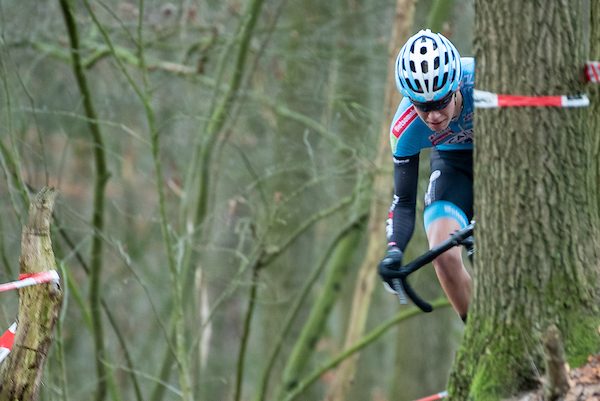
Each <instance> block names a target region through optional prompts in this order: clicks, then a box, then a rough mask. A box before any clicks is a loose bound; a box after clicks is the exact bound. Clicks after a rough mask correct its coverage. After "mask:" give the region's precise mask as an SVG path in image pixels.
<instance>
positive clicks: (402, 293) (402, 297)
mask: <svg viewBox="0 0 600 401" xmlns="http://www.w3.org/2000/svg"><path fill="white" fill-rule="evenodd" d="M406 277H407V276H401V277H399V278H394V279H392V284H393V285H394V290H396V292H397V293H398V300H399V301H400V304H401V305H405V304H407V303H408V301H407V300H406V297H407V296H408V298H410V300H411V301H413V302H414V304H415V305H417V306H418V307H419V309H421V310H422V311H423V312H431V311H432V310H433V307H432V306H431V304H429V303H427V302H425V301H424V300H423V299H422V298H421V297H419V296H418V295H417V293H416V292H415V291H414V290H413V289H412V287H411V286H410V284H408V281H407V280H406Z"/></svg>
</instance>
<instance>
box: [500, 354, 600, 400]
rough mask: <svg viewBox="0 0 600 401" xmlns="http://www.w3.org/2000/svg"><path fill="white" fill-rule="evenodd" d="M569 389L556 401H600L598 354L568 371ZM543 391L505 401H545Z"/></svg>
mask: <svg viewBox="0 0 600 401" xmlns="http://www.w3.org/2000/svg"><path fill="white" fill-rule="evenodd" d="M567 375H568V382H569V386H570V389H569V391H568V392H567V394H566V395H565V396H564V398H559V400H557V401H560V400H562V401H600V353H599V354H596V355H590V356H589V357H588V363H587V364H585V365H584V366H582V367H580V368H577V369H572V370H571V369H568V368H567ZM545 400H547V398H545V397H544V391H543V390H539V391H536V392H533V393H527V394H522V395H520V396H518V397H513V398H510V399H508V400H505V401H545Z"/></svg>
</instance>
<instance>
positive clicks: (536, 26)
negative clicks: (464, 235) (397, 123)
mask: <svg viewBox="0 0 600 401" xmlns="http://www.w3.org/2000/svg"><path fill="white" fill-rule="evenodd" d="M475 14H476V18H475V29H474V32H475V37H474V45H475V59H476V74H475V75H476V77H477V79H476V85H475V86H476V88H478V89H482V90H486V91H491V92H495V93H500V94H514V95H516V94H518V95H564V94H577V93H582V92H583V91H584V88H583V80H582V74H581V69H582V67H583V65H584V63H585V60H586V55H585V50H584V49H585V44H584V35H583V31H582V10H581V8H580V2H574V3H569V2H565V1H558V0H550V1H532V0H528V1H521V0H510V1H482V0H476V1H475ZM588 113H589V110H588V109H587V108H581V109H564V108H550V107H524V108H506V109H496V110H478V111H476V112H475V132H476V138H477V139H476V145H475V165H474V169H475V171H474V173H475V184H474V192H475V218H476V220H477V226H476V229H475V242H476V244H477V253H476V257H475V266H474V291H473V298H472V301H471V306H470V309H469V324H468V325H467V328H466V332H465V335H464V338H463V346H462V348H461V349H460V351H459V355H458V357H457V361H456V363H455V366H454V371H453V373H452V375H451V380H450V388H449V390H450V395H451V398H452V399H455V400H466V399H474V400H495V399H500V398H502V397H505V396H510V395H513V394H516V393H517V392H519V391H522V390H528V389H532V388H535V387H537V386H538V384H539V376H538V374H539V373H538V372H543V371H544V363H543V350H542V348H541V347H540V346H539V344H540V339H541V335H542V333H543V332H544V331H545V330H546V329H547V328H548V327H549V326H550V325H551V324H556V326H557V327H558V328H559V330H560V332H561V334H562V337H563V339H564V344H565V354H566V358H567V361H568V362H569V363H570V364H571V366H572V367H575V366H578V365H580V364H582V363H584V362H585V360H586V358H587V356H588V355H589V354H591V353H593V352H595V351H597V350H598V348H599V346H600V338H599V336H598V323H599V322H600V318H599V316H600V314H599V311H598V306H597V305H598V286H599V284H598V271H599V268H598V249H599V248H598V240H597V239H598V207H597V205H598V191H597V185H598V173H597V166H596V160H597V157H598V154H597V153H598V152H597V150H596V148H597V147H596V146H594V145H595V143H596V136H597V134H594V133H592V132H590V130H588V127H587V124H586V122H587V119H588V118H589V117H588Z"/></svg>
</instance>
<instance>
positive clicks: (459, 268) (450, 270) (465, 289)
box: [427, 218, 472, 319]
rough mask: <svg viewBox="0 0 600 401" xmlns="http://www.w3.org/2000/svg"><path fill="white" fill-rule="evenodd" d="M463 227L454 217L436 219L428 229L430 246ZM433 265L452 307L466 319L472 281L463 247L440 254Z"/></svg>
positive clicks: (435, 244) (437, 243)
mask: <svg viewBox="0 0 600 401" xmlns="http://www.w3.org/2000/svg"><path fill="white" fill-rule="evenodd" d="M461 228H463V227H462V226H461V224H459V223H458V221H457V220H455V219H453V218H438V219H436V220H435V221H433V222H432V223H431V224H429V227H428V229H427V239H428V240H429V247H430V248H433V247H435V246H437V245H439V244H440V243H441V242H443V241H444V240H446V239H448V237H449V236H450V234H452V233H455V232H456V231H458V230H460V229H461ZM433 266H434V268H435V272H436V274H437V276H438V279H439V280H440V284H441V285H442V288H443V289H444V292H445V293H446V296H447V297H448V299H449V300H450V303H451V304H452V307H453V308H454V310H455V311H456V312H457V313H458V314H459V315H460V316H461V317H463V319H464V317H466V315H467V311H468V309H469V299H470V298H471V290H472V283H471V276H470V275H469V273H468V272H467V270H466V269H465V266H464V264H463V259H462V252H461V247H454V248H451V249H449V250H448V251H446V252H444V253H443V254H441V255H440V256H438V257H437V258H436V259H435V260H434V261H433Z"/></svg>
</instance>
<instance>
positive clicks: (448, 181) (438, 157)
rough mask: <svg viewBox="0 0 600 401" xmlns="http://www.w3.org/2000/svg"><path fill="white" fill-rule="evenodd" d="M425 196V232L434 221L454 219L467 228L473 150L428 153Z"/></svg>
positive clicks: (469, 212) (471, 194) (471, 190)
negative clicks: (428, 166)
mask: <svg viewBox="0 0 600 401" xmlns="http://www.w3.org/2000/svg"><path fill="white" fill-rule="evenodd" d="M430 165H431V176H430V178H429V186H428V187H427V192H426V193H425V212H424V216H423V219H424V222H425V230H427V227H428V226H429V225H430V224H431V223H432V222H433V221H435V220H436V219H439V218H453V219H455V220H456V221H457V222H458V223H459V224H460V226H461V228H464V227H466V226H467V225H468V224H469V221H471V219H472V218H473V151H472V150H453V151H443V150H439V149H437V148H433V149H432V150H431V157H430Z"/></svg>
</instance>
